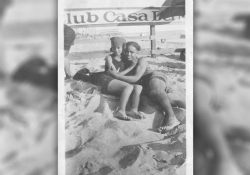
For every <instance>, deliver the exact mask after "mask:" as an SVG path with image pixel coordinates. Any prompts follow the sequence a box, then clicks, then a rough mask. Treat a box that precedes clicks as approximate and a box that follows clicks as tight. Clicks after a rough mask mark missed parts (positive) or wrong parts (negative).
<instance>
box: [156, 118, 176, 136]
mask: <svg viewBox="0 0 250 175" xmlns="http://www.w3.org/2000/svg"><path fill="white" fill-rule="evenodd" d="M179 124H180V122H179V120H177V119H176V118H175V117H170V118H169V120H168V122H167V118H166V117H164V119H163V121H162V123H161V127H159V128H158V130H159V132H160V133H166V132H168V131H170V130H172V129H174V127H176V126H178V125H179Z"/></svg>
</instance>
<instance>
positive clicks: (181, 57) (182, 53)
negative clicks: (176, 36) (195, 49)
mask: <svg viewBox="0 0 250 175" xmlns="http://www.w3.org/2000/svg"><path fill="white" fill-rule="evenodd" d="M180 60H182V61H186V49H183V50H182V51H181V54H180Z"/></svg>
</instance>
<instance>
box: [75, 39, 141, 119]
mask: <svg viewBox="0 0 250 175" xmlns="http://www.w3.org/2000/svg"><path fill="white" fill-rule="evenodd" d="M125 43H126V40H125V39H123V38H120V37H112V38H111V51H112V52H113V53H112V54H110V55H108V56H107V57H106V58H105V72H99V73H90V78H91V82H92V83H93V84H96V85H98V86H100V87H101V92H102V93H104V94H110V95H119V96H120V104H119V107H118V108H117V110H116V111H115V112H114V117H116V118H119V119H122V120H131V118H129V116H130V117H133V118H139V119H141V118H143V115H142V113H141V112H139V111H138V106H139V101H140V94H141V91H142V86H140V85H131V84H129V83H126V82H124V81H120V80H117V79H115V78H113V77H111V76H109V75H108V74H107V71H108V70H111V71H113V72H116V74H118V75H125V74H126V73H128V72H129V71H131V70H132V69H133V68H134V66H135V65H136V62H135V63H133V64H131V65H130V66H129V67H128V68H127V69H126V70H124V63H123V62H122V60H121V54H122V52H123V47H124V44H125ZM74 77H77V75H76V76H74ZM129 97H131V106H132V108H131V110H130V111H126V106H127V103H128V100H129Z"/></svg>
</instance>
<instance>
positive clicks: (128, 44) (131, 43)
mask: <svg viewBox="0 0 250 175" xmlns="http://www.w3.org/2000/svg"><path fill="white" fill-rule="evenodd" d="M129 46H133V47H135V48H136V50H137V51H140V50H141V46H140V45H139V44H138V43H136V42H134V41H130V42H127V43H126V48H128V47H129Z"/></svg>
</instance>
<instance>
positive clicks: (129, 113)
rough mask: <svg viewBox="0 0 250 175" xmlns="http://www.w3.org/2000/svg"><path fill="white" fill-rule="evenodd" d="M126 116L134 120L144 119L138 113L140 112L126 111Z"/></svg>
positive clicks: (141, 114) (140, 113)
mask: <svg viewBox="0 0 250 175" xmlns="http://www.w3.org/2000/svg"><path fill="white" fill-rule="evenodd" d="M126 114H127V115H128V116H130V117H132V118H135V119H143V118H145V117H144V115H143V113H142V112H140V111H134V110H132V111H126Z"/></svg>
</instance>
